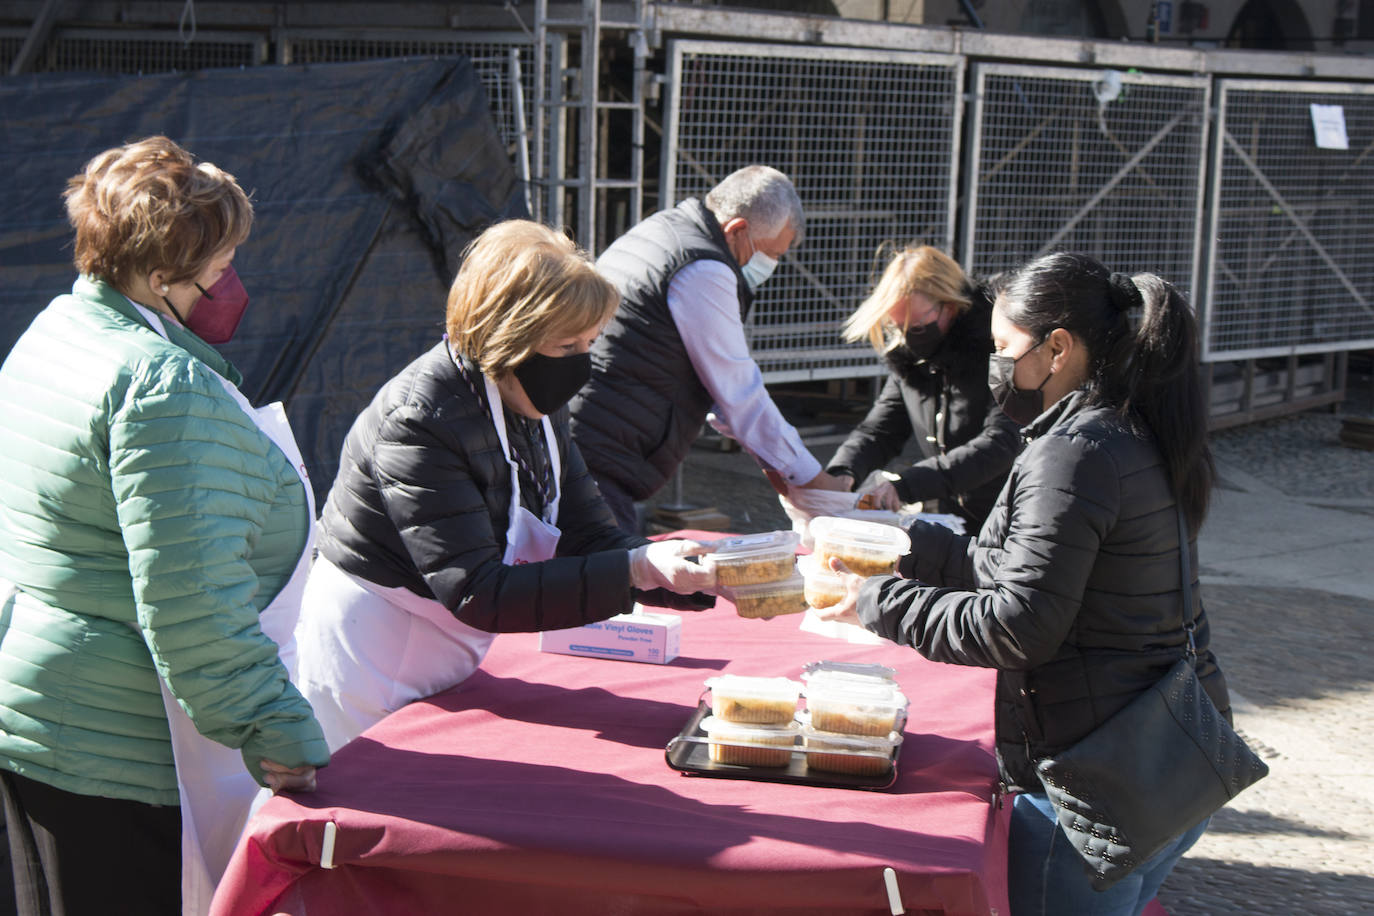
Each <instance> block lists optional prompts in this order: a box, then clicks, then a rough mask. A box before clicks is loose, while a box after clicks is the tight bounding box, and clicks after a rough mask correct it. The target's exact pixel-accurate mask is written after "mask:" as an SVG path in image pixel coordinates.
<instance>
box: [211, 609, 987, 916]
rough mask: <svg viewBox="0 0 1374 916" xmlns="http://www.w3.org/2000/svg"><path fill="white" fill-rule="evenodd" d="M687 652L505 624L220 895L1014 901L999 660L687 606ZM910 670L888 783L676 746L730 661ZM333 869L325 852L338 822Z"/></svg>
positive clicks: (257, 830) (850, 903)
mask: <svg viewBox="0 0 1374 916" xmlns="http://www.w3.org/2000/svg"><path fill="white" fill-rule="evenodd" d="M682 616H683V626H682V652H681V656H680V657H679V658H678V659H677V660H676V661H675V662H673V663H672V664H669V665H663V666H660V665H646V664H639V663H634V662H621V661H612V660H607V659H597V658H581V657H573V656H562V655H551V654H545V653H541V652H539V651H538V636H537V635H533V634H529V635H527V634H520V635H506V636H501V637H500V638H498V639H497V640H496V642H495V644H494V645H493V647H492V650H491V653H490V654H489V656H488V658H487V660H486V662H485V663H484V664H483V666H482V670H480V671H478V672H477V673H476V674H474V675H473V676H472V677H471V678H469V679H468V680H467V681H466V682H465V683H464V684H462V685H460V686H459V687H456V688H454V689H452V690H449V691H446V692H444V693H442V694H439V695H437V696H435V697H432V698H430V699H428V700H423V701H420V702H416V703H413V704H411V705H410V706H408V707H406V708H404V709H402V710H400V711H399V712H397V713H394V714H393V715H391V716H389V717H388V718H387V719H385V720H384V721H382V722H380V723H378V725H376V726H375V727H373V728H372V729H370V730H369V731H367V732H366V733H364V735H363V736H362V737H360V738H359V739H357V740H356V741H354V742H353V743H351V744H350V745H348V746H347V747H346V748H344V749H342V750H341V751H340V752H339V753H338V754H336V755H335V757H334V760H333V762H332V763H331V764H330V766H329V767H328V768H326V769H325V770H323V771H321V773H320V779H319V790H318V791H317V792H315V793H313V794H309V795H293V796H278V797H276V798H274V799H272V800H271V801H269V802H268V803H267V804H266V805H264V806H263V808H262V809H261V810H260V811H259V812H258V813H257V815H256V816H255V817H254V818H253V820H252V821H251V822H250V824H249V827H248V831H247V833H246V835H245V837H244V839H243V841H242V842H241V843H240V845H239V848H238V850H237V852H236V853H235V856H234V859H233V861H232V863H231V864H230V866H229V871H228V873H227V875H226V876H225V879H224V881H223V883H222V884H221V887H220V889H219V893H218V895H217V896H216V898H215V906H214V909H213V914H214V916H231V914H232V916H243V914H259V913H291V914H305V913H311V914H320V913H327V914H339V913H348V914H369V913H376V914H387V916H392V914H397V913H441V912H462V913H465V914H481V913H501V914H505V913H511V914H514V913H519V914H538V913H558V914H560V916H569V914H588V916H592V914H596V916H604V914H610V913H652V914H670V913H671V914H676V913H688V912H709V913H713V914H744V913H763V912H786V913H789V914H797V916H802V914H811V913H815V914H821V913H825V914H829V916H834V914H843V913H853V914H859V913H863V914H880V913H888V912H891V910H890V909H889V905H888V902H887V894H886V891H885V890H884V884H883V869H884V868H885V867H889V866H890V867H891V868H893V869H894V870H895V872H896V876H897V883H898V886H899V887H900V891H901V898H902V901H903V903H904V905H905V907H906V912H908V913H917V912H922V911H932V912H940V913H950V914H974V913H978V914H987V913H1000V914H1003V916H1005V914H1006V913H1007V906H1006V874H1005V872H1006V866H1005V860H1006V824H1007V813H1008V812H1009V810H1010V806H1009V805H1008V806H1004V807H1002V808H1000V809H999V808H997V807H996V806H995V805H994V803H993V795H994V784H995V781H996V767H995V764H994V761H993V755H992V728H991V722H992V685H993V674H992V672H991V671H985V670H979V669H973V668H960V667H956V666H950V665H937V664H933V663H931V662H927V661H925V660H924V659H922V658H920V656H918V655H917V654H916V653H915V652H914V651H911V650H909V649H902V648H898V647H896V646H892V645H890V644H886V643H885V644H883V645H882V646H865V645H853V644H850V643H845V642H840V641H837V640H833V639H827V638H824V637H820V636H815V635H812V634H809V633H805V632H802V631H800V630H798V629H797V624H798V622H799V620H800V618H799V617H797V616H791V617H781V618H775V619H773V620H768V621H764V620H745V619H742V618H739V617H737V616H736V615H735V614H734V612H733V609H732V608H731V607H730V606H729V605H728V604H726V603H725V602H724V601H721V602H720V604H719V605H718V606H717V607H716V609H715V610H712V611H706V612H703V613H701V614H684V615H682ZM827 658H828V659H834V660H842V661H877V662H882V663H883V664H887V665H891V666H892V667H894V668H896V669H897V670H898V680H899V681H900V683H901V685H902V688H903V689H904V690H905V691H906V693H907V695H908V696H909V697H910V700H911V709H910V715H909V719H908V723H907V727H906V734H905V743H904V744H903V748H902V751H901V756H900V760H899V772H900V776H899V778H898V780H897V783H896V785H895V786H894V787H893V788H891V789H888V790H886V791H876V792H875V791H856V790H852V789H834V788H819V787H815V786H796V785H781V784H775V783H763V782H753V781H742V780H731V779H715V778H708V777H702V776H686V775H683V774H680V773H678V772H676V771H675V770H672V769H670V768H669V767H668V766H667V764H666V763H665V761H664V755H663V750H664V746H665V745H666V744H667V742H668V741H669V739H670V738H672V737H673V735H675V734H676V733H677V732H678V731H679V729H680V728H681V727H682V726H683V725H684V724H685V722H686V721H687V719H688V717H689V716H690V715H691V714H692V712H693V710H694V709H695V707H696V703H697V699H698V697H699V695H700V694H701V692H702V682H703V680H705V679H706V678H707V677H710V676H711V675H714V674H717V673H719V672H722V671H727V672H730V673H735V674H750V675H770V676H772V675H786V676H790V677H797V675H798V674H799V673H800V671H801V667H802V665H803V664H805V663H806V662H809V661H813V660H816V659H827ZM331 820H332V821H334V822H335V824H336V825H337V840H336V843H335V847H334V855H333V861H334V864H335V867H334V868H332V869H322V868H320V867H319V863H320V854H321V846H322V840H323V834H324V825H325V823H326V822H328V821H331Z"/></svg>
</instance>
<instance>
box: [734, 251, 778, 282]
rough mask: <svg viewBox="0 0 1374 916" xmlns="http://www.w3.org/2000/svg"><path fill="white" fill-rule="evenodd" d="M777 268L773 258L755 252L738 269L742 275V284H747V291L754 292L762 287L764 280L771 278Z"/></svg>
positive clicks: (760, 252)
mask: <svg viewBox="0 0 1374 916" xmlns="http://www.w3.org/2000/svg"><path fill="white" fill-rule="evenodd" d="M777 266H778V262H777V260H776V259H775V258H770V257H769V256H768V255H766V254H764V253H763V252H762V251H755V252H754V256H753V257H752V258H750V259H749V260H748V262H746V263H745V265H744V266H743V267H741V268H740V273H742V274H744V282H745V283H747V284H749V289H750V290H756V289H758V288H759V287H760V286H762V285H763V281H764V280H767V279H768V278H769V277H771V276H773V271H774V270H775V269H776V268H777Z"/></svg>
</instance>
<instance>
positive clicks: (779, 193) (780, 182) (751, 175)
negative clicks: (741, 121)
mask: <svg viewBox="0 0 1374 916" xmlns="http://www.w3.org/2000/svg"><path fill="white" fill-rule="evenodd" d="M706 209H708V210H710V211H711V212H712V213H714V214H715V215H716V219H718V220H720V223H721V225H722V226H723V225H725V224H726V223H728V222H729V221H730V220H732V219H735V218H736V217H743V218H744V219H746V220H748V221H749V224H750V225H751V226H753V227H754V229H755V230H756V231H757V233H758V235H757V237H758V238H772V237H773V236H775V235H777V234H778V233H780V232H782V231H783V229H785V228H786V227H787V226H789V225H790V226H791V227H792V231H793V232H794V233H796V238H795V239H793V242H792V244H794V245H799V244H801V240H802V234H803V230H804V229H805V228H806V216H805V214H803V213H802V204H801V198H800V197H799V196H797V189H796V188H795V187H794V186H793V185H792V179H790V178H788V177H787V176H786V175H784V174H783V173H782V172H779V171H778V170H777V169H775V168H770V167H769V166H766V165H746V166H745V167H744V168H742V169H740V170H738V171H736V172H731V173H730V174H729V175H727V176H725V178H724V180H722V181H721V183H720V184H718V185H716V186H715V187H714V188H712V189H711V190H710V191H709V192H708V193H707V195H706Z"/></svg>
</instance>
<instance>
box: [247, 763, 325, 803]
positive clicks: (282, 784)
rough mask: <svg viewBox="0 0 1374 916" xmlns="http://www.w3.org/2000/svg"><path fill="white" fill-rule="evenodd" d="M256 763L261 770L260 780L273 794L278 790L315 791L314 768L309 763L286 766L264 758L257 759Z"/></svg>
mask: <svg viewBox="0 0 1374 916" xmlns="http://www.w3.org/2000/svg"><path fill="white" fill-rule="evenodd" d="M258 765H259V766H261V767H262V770H263V775H262V781H263V782H265V783H266V784H267V788H269V789H271V790H272V794H273V795H277V794H278V793H280V792H314V791H315V768H314V767H312V766H310V765H309V764H305V765H303V766H298V767H288V766H282V765H281V764H280V763H277V762H276V761H275V760H266V759H264V760H260V761H258Z"/></svg>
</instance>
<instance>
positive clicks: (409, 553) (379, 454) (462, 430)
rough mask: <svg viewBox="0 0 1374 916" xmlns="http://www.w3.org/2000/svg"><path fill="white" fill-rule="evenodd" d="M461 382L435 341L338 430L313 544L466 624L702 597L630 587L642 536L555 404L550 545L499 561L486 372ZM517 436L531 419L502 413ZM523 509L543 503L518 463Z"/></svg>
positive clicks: (501, 485) (494, 443)
mask: <svg viewBox="0 0 1374 916" xmlns="http://www.w3.org/2000/svg"><path fill="white" fill-rule="evenodd" d="M465 365H466V366H467V369H468V372H469V375H470V376H471V378H472V380H473V382H474V384H475V385H476V390H477V392H478V393H474V391H473V389H472V388H470V387H469V386H468V384H467V383H466V382H465V381H464V380H463V377H462V376H461V375H460V374H459V373H458V369H457V367H456V366H455V365H454V362H453V360H452V359H451V358H450V356H449V353H448V348H447V346H446V345H445V344H444V343H440V344H439V345H437V346H436V347H434V348H433V349H431V350H430V351H429V352H427V353H425V354H424V355H422V356H421V357H419V358H418V359H416V360H415V361H414V362H412V363H411V364H410V365H409V366H407V367H406V368H405V369H403V370H402V371H401V373H400V374H399V375H397V376H396V377H395V378H393V379H391V381H389V382H387V383H386V385H384V386H383V387H382V389H381V390H380V391H379V392H377V395H376V397H374V398H373V399H372V403H371V404H369V405H368V406H367V408H366V409H365V410H364V411H363V412H362V413H361V414H360V415H359V416H358V419H357V420H356V421H354V423H353V428H352V429H351V430H349V433H348V437H347V439H346V440H345V441H344V446H343V455H342V458H341V460H340V462H339V474H338V477H336V478H335V480H334V485H333V487H332V488H331V489H330V491H329V497H328V499H327V501H326V502H325V507H324V512H323V514H322V515H321V518H320V537H319V550H320V554H321V555H322V556H324V557H326V558H328V559H329V560H330V562H332V563H334V564H335V565H337V566H339V567H340V568H342V569H344V570H346V571H347V572H350V573H352V574H353V575H355V576H359V577H360V578H363V579H366V580H368V581H370V582H375V583H377V584H378V585H383V586H388V587H397V586H401V587H405V588H408V589H410V590H411V591H413V592H415V593H416V594H417V595H421V596H423V597H426V598H437V599H438V600H439V601H440V602H442V603H443V604H444V605H445V606H446V607H448V608H449V609H450V610H452V611H453V612H454V614H455V616H457V617H458V618H459V619H460V620H462V621H463V622H464V623H466V624H469V625H470V626H474V627H477V628H478V629H481V630H486V631H487V632H491V633H515V632H529V631H535V630H548V629H560V628H564V627H574V626H581V625H582V624H584V623H590V622H593V621H597V620H604V619H605V618H607V617H611V616H613V615H615V614H620V613H624V612H626V611H628V610H630V608H631V604H632V601H633V600H644V601H645V602H646V603H652V604H658V605H663V604H667V605H668V606H675V607H688V608H692V607H701V606H702V604H701V602H700V599H699V598H698V599H697V600H695V601H693V600H691V599H684V598H678V597H677V596H672V597H669V595H668V593H665V592H658V591H655V592H651V593H645V594H643V595H641V594H640V593H639V592H637V591H634V590H632V589H631V588H630V568H629V554H628V552H627V551H628V548H631V547H635V546H638V545H640V544H643V543H646V542H645V540H644V539H643V538H638V537H635V536H633V535H629V534H626V533H624V532H622V531H621V530H620V529H619V528H617V527H616V524H615V520H614V519H613V518H612V516H611V513H610V510H609V509H607V508H606V504H605V502H604V501H603V500H602V499H601V494H600V492H599V491H598V490H597V488H596V484H595V483H594V482H593V481H592V479H591V477H590V476H588V474H587V468H586V465H585V464H583V462H582V456H581V455H580V454H579V453H578V451H577V449H576V448H575V447H574V446H573V444H572V442H571V440H570V438H569V435H568V412H567V410H566V409H562V410H559V411H558V412H557V413H556V414H554V415H552V416H551V419H552V421H553V428H554V436H555V438H556V439H557V446H558V448H559V450H560V451H559V454H560V455H561V457H562V464H563V473H562V499H561V501H560V503H559V514H558V527H559V528H560V529H561V530H562V536H561V538H560V539H559V543H558V556H557V557H555V558H554V559H552V560H547V561H545V562H542V563H530V564H526V565H522V566H506V565H504V564H502V562H501V558H502V556H503V555H504V553H505V549H506V528H507V526H508V524H509V519H510V498H511V484H510V466H509V465H508V464H507V463H506V461H505V459H504V457H503V456H502V452H501V444H500V442H499V441H498V440H497V438H496V429H495V427H494V426H493V425H492V422H491V420H490V418H489V417H488V415H487V412H486V407H485V402H486V396H485V391H484V389H483V383H482V376H481V374H480V373H479V372H478V371H477V369H476V367H475V366H473V365H472V364H471V363H465ZM507 429H508V430H509V435H510V438H511V443H512V446H513V447H514V448H515V449H517V450H518V451H519V452H520V454H521V455H524V456H526V457H527V460H529V461H531V463H532V465H533V466H534V469H535V471H536V473H539V472H540V471H541V470H542V467H543V458H544V449H543V447H542V446H540V447H537V448H532V447H531V443H530V437H531V436H532V435H533V436H535V437H540V436H541V434H540V432H539V424H537V423H534V422H528V421H525V420H524V419H523V418H520V417H517V416H515V415H513V414H508V415H507ZM521 484H522V487H521V489H522V491H523V494H522V499H523V502H524V504H525V507H526V508H527V509H529V510H530V511H532V512H534V513H535V514H536V515H538V514H540V511H541V510H542V504H541V503H540V502H539V496H538V493H537V491H536V489H535V486H534V484H533V483H532V481H531V480H528V479H526V478H525V476H524V475H521Z"/></svg>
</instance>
